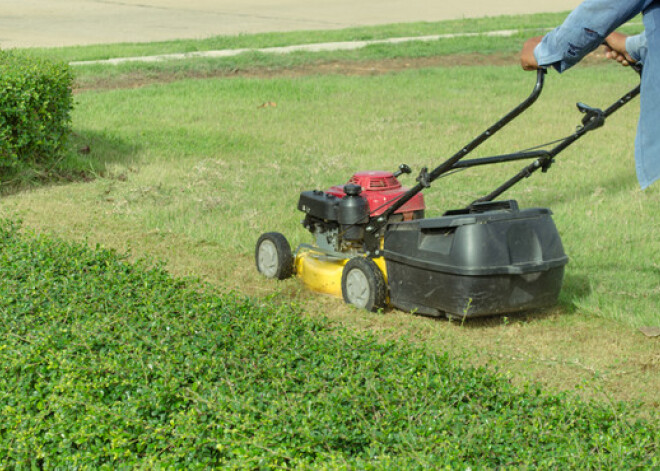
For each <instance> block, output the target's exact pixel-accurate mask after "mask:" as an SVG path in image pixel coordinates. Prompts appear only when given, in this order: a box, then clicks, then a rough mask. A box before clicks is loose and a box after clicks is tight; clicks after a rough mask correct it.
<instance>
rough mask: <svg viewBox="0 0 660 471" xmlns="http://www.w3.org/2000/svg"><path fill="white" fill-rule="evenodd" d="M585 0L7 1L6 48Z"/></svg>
mask: <svg viewBox="0 0 660 471" xmlns="http://www.w3.org/2000/svg"><path fill="white" fill-rule="evenodd" d="M579 3H580V0H553V1H552V2H548V1H547V0H507V1H505V2H503V1H501V0H473V1H465V0H396V1H395V0H0V48H5V49H6V48H11V47H34V46H46V47H50V46H69V45H83V44H101V43H116V42H145V41H161V40H167V39H183V38H203V37H208V36H214V35H221V34H238V33H256V32H267V31H293V30H315V29H337V28H346V27H350V26H356V25H376V24H385V23H398V22H412V21H438V20H445V19H455V18H474V17H481V16H494V15H501V14H516V13H535V12H542V11H565V10H570V9H572V8H574V7H575V6H576V5H578V4H579Z"/></svg>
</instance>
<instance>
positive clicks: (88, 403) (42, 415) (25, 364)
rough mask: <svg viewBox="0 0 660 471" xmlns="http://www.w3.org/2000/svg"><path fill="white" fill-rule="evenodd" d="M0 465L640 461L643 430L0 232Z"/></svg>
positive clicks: (236, 300)
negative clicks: (1, 371) (0, 338)
mask: <svg viewBox="0 0 660 471" xmlns="http://www.w3.org/2000/svg"><path fill="white" fill-rule="evenodd" d="M0 275H1V276H0V314H1V316H2V320H1V322H0V333H1V336H2V338H3V342H2V345H1V346H0V367H1V368H2V370H3V375H2V376H1V377H0V423H1V424H2V426H1V427H0V463H1V464H2V466H6V467H10V468H15V467H18V468H27V467H31V468H46V469H51V468H58V467H66V468H70V467H81V468H89V467H91V468H107V469H110V468H116V467H122V468H128V467H148V468H152V467H158V468H160V467H177V468H178V467H185V468H187V469H201V468H208V467H210V466H226V467H231V468H237V469H238V468H244V469H247V468H249V469H254V468H261V469H270V468H276V467H319V466H320V467H331V468H333V469H341V468H346V469H355V468H369V469H389V468H391V469H402V468H406V469H410V468H413V469H415V468H419V469H423V468H438V467H450V468H453V467H466V466H467V467H473V468H474V467H479V468H498V467H540V468H562V469H587V468H605V469H632V468H645V469H652V468H654V467H656V466H658V465H660V462H659V461H658V451H659V450H658V448H659V446H660V442H659V437H660V434H659V433H658V429H657V423H656V424H655V425H654V424H653V423H652V422H648V421H642V420H631V419H629V418H628V414H629V411H628V410H627V409H626V408H625V407H623V406H621V405H609V404H608V405H606V406H604V405H598V404H587V403H584V402H582V401H580V400H578V399H576V398H575V397H574V396H573V395H570V394H561V395H556V394H548V393H546V392H543V391H542V390H540V389H539V388H537V387H534V386H528V387H526V388H517V387H515V386H512V385H511V384H510V382H509V381H508V379H507V378H506V377H505V376H502V375H499V374H493V373H491V372H487V371H486V370H484V369H479V368H472V367H465V366H463V365H462V364H461V359H460V357H452V356H451V355H450V354H449V353H446V354H444V355H435V354H431V353H429V352H428V351H427V350H426V349H424V348H422V347H418V346H413V345H412V344H409V343H406V342H392V341H390V342H382V341H380V340H379V339H377V338H376V337H374V336H370V335H367V334H364V333H362V334H355V333H352V332H350V331H348V330H345V329H342V328H337V327H336V326H334V327H333V326H332V325H331V324H329V323H328V322H327V321H325V320H322V319H318V318H317V319H312V318H306V317H302V316H301V315H300V314H298V313H297V312H295V310H292V309H290V308H286V307H285V308H276V307H274V306H272V305H268V304H263V305H262V304H258V303H254V302H250V301H248V300H247V299H246V298H243V297H240V296H238V297H237V296H231V295H217V294H213V292H212V291H213V290H212V289H211V288H210V287H204V286H203V285H200V284H199V283H198V282H196V281H194V280H182V279H177V278H174V277H172V276H171V275H169V274H168V273H167V272H165V271H164V270H162V268H161V267H159V266H155V267H154V266H150V265H149V264H147V263H145V262H139V263H137V264H136V265H133V264H130V263H127V262H126V261H125V260H123V259H122V257H120V256H118V255H117V254H116V253H114V252H111V251H107V250H103V249H98V248H97V249H90V248H87V247H86V246H84V245H80V244H74V243H69V242H64V241H62V240H59V239H55V238H52V237H47V236H35V235H32V234H24V233H20V232H19V231H18V226H17V225H16V224H14V223H11V222H9V221H6V220H4V221H2V222H1V223H0Z"/></svg>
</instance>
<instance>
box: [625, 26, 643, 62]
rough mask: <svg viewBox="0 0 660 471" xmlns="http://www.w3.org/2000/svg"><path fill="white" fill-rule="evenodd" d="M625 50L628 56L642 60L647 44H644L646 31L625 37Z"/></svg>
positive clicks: (638, 60)
mask: <svg viewBox="0 0 660 471" xmlns="http://www.w3.org/2000/svg"><path fill="white" fill-rule="evenodd" d="M626 50H627V51H628V54H630V57H632V58H633V59H635V60H636V61H637V62H642V63H643V62H644V59H646V53H647V52H648V46H647V45H646V32H643V33H641V34H638V35H637V36H628V37H627V38H626Z"/></svg>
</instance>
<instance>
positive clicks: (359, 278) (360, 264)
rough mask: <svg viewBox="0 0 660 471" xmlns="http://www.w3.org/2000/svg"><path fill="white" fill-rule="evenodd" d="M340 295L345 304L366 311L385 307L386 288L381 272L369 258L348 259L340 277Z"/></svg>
mask: <svg viewBox="0 0 660 471" xmlns="http://www.w3.org/2000/svg"><path fill="white" fill-rule="evenodd" d="M341 294H342V297H343V298H344V301H345V302H346V303H347V304H353V305H354V306H356V307H359V308H362V309H366V310H367V311H371V312H374V311H377V310H378V309H380V308H382V307H385V302H386V300H387V287H386V286H385V277H384V276H383V272H381V271H380V268H378V265H376V263H375V262H374V261H373V260H371V259H369V258H364V257H355V258H352V259H350V260H349V261H348V263H346V265H345V266H344V270H343V272H342V275H341Z"/></svg>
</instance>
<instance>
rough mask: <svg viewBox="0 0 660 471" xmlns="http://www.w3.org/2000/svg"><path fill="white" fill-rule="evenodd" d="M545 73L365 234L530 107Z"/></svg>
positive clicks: (375, 229)
mask: <svg viewBox="0 0 660 471" xmlns="http://www.w3.org/2000/svg"><path fill="white" fill-rule="evenodd" d="M546 73H547V71H546V69H543V68H541V69H539V70H538V71H537V73H536V84H535V85H534V89H533V90H532V93H530V95H529V96H528V97H527V98H526V99H525V100H524V101H523V102H522V103H520V104H519V105H518V106H516V107H515V108H514V109H513V110H511V111H510V112H509V113H507V114H506V115H505V116H504V117H503V118H501V119H500V120H499V121H497V122H496V123H495V124H493V125H492V126H491V127H489V128H488V129H486V130H485V131H484V132H483V133H481V134H480V135H479V136H477V137H476V138H475V139H473V140H472V141H471V142H470V143H469V144H467V145H466V146H465V147H463V148H462V149H461V150H459V151H458V152H457V153H456V154H454V155H453V156H452V157H450V158H449V159H448V160H446V161H445V162H443V163H442V164H440V165H439V166H438V167H436V168H435V169H434V170H433V171H431V172H430V173H429V172H428V170H427V169H426V168H423V169H422V171H421V172H420V174H419V176H418V177H417V182H418V183H417V185H415V186H414V187H413V188H411V189H410V190H408V192H407V193H405V194H404V195H403V196H402V197H401V198H399V199H398V200H397V201H396V202H395V203H394V204H392V206H390V207H389V208H388V209H387V210H386V211H385V212H383V214H381V215H380V216H379V217H378V218H377V219H376V220H375V221H373V222H372V223H371V224H369V226H368V227H367V232H370V233H371V234H375V233H376V232H378V231H379V230H380V229H381V228H382V227H383V226H384V225H385V224H387V221H388V219H389V217H390V216H391V215H392V214H394V212H395V211H396V210H398V209H399V208H401V207H402V206H403V205H404V204H406V203H407V202H408V201H410V200H411V199H412V198H413V197H414V196H415V195H416V194H417V193H419V192H420V191H422V190H423V189H424V188H428V187H429V186H431V183H432V182H433V181H434V180H435V179H437V178H438V177H439V176H440V175H442V174H443V173H447V172H449V171H450V170H454V169H455V168H458V167H457V166H456V164H457V163H458V162H459V161H460V160H461V159H462V158H464V157H465V156H466V155H468V154H469V153H470V152H472V151H473V150H474V149H476V148H477V147H479V146H480V145H481V144H483V143H484V142H485V141H486V140H488V139H489V138H491V137H492V136H493V135H494V134H495V133H496V132H497V131H499V130H500V129H502V128H503V127H504V126H506V125H507V124H509V123H510V122H511V121H513V120H514V119H515V118H516V117H518V116H519V115H520V114H522V112H523V111H525V110H526V109H527V108H529V107H530V106H532V105H533V104H534V102H535V101H536V100H537V99H538V97H539V96H540V95H541V91H542V90H543V84H544V79H545V74H546Z"/></svg>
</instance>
